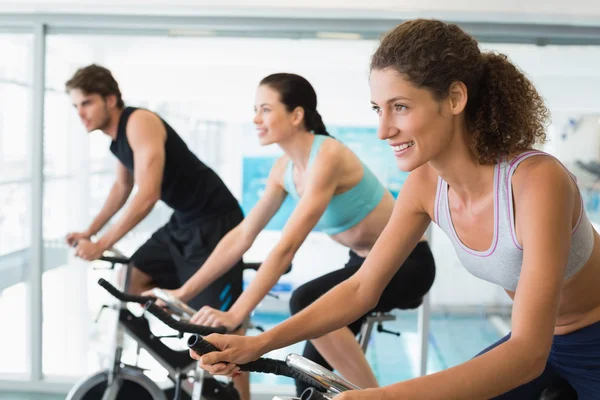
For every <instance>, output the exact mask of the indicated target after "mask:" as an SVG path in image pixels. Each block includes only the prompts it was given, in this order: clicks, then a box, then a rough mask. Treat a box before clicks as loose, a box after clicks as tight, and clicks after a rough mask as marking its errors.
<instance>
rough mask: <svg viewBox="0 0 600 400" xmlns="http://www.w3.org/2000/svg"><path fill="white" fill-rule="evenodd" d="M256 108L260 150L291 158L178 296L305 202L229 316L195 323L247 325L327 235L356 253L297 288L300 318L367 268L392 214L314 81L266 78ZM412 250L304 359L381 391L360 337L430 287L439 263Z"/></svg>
mask: <svg viewBox="0 0 600 400" xmlns="http://www.w3.org/2000/svg"><path fill="white" fill-rule="evenodd" d="M255 112H256V116H255V118H254V123H255V125H256V128H257V135H258V139H259V141H260V143H261V145H263V146H266V145H269V144H273V143H276V144H277V145H278V146H279V147H281V149H282V150H283V151H284V153H285V154H284V155H283V156H282V157H281V158H279V160H278V161H277V162H276V163H275V165H274V166H273V168H272V170H271V172H270V175H269V178H268V180H267V185H266V189H265V193H264V195H263V196H262V197H261V199H260V200H259V202H258V203H257V204H256V206H255V207H254V208H253V209H252V211H251V212H250V213H249V214H248V216H247V217H246V218H245V219H244V221H243V222H242V223H240V224H239V225H238V226H237V227H236V228H234V229H233V230H231V232H229V233H228V234H227V235H226V236H225V237H224V238H223V239H222V240H221V242H220V243H219V244H218V245H217V247H216V249H215V250H214V251H213V253H212V254H211V256H210V257H209V258H208V260H207V261H206V262H205V263H204V265H202V267H201V268H200V269H199V270H198V271H197V272H196V274H195V275H194V276H192V277H191V278H190V279H189V280H188V281H187V282H186V283H185V284H184V285H183V286H182V287H181V288H180V289H178V290H175V291H173V294H174V295H175V296H177V297H179V298H181V299H183V300H184V301H185V300H186V299H188V298H191V297H193V296H195V295H196V294H197V293H199V292H201V291H202V290H204V289H205V288H206V287H208V285H210V283H211V282H213V281H214V280H215V279H217V278H218V277H219V276H221V275H222V274H224V273H226V272H227V271H228V270H229V269H230V268H231V267H233V266H234V265H235V263H236V262H237V261H238V260H240V259H241V257H242V255H243V254H244V253H245V252H246V251H247V250H248V249H249V248H250V246H251V245H252V243H253V242H254V240H255V239H256V237H257V236H258V234H259V233H260V232H261V231H262V230H263V228H264V227H265V226H266V225H267V223H268V222H269V220H270V219H271V218H272V217H273V216H274V215H275V213H276V212H277V210H278V209H279V207H280V206H281V204H282V203H283V201H284V200H285V198H286V197H287V196H290V197H291V198H292V199H293V200H294V201H295V202H297V206H296V207H295V209H294V211H293V213H292V215H291V216H290V217H289V219H288V221H287V222H286V224H285V227H284V229H283V232H282V235H281V239H280V240H279V241H278V242H277V243H276V244H275V246H274V247H273V249H272V250H271V252H270V253H269V255H268V257H267V258H266V259H265V260H264V262H263V264H262V265H261V267H260V268H259V270H258V273H257V274H256V277H255V278H254V279H253V281H252V282H251V284H250V285H249V287H248V288H247V289H246V290H245V291H244V292H243V293H242V295H241V296H240V297H239V299H238V300H237V301H236V302H235V303H234V304H233V305H232V306H231V308H230V309H229V311H221V310H217V309H213V308H210V307H208V306H207V307H204V308H202V309H201V310H199V312H198V313H197V314H196V315H195V316H194V318H193V319H192V321H193V322H195V323H197V324H199V325H207V326H226V327H228V328H230V329H234V328H235V327H237V326H239V325H240V324H241V323H242V322H243V321H244V319H245V318H246V317H248V316H249V315H250V313H251V312H252V310H254V308H255V307H256V306H257V305H258V303H259V302H260V301H261V300H262V299H263V298H264V297H265V296H266V295H267V293H268V292H269V290H270V289H271V288H272V287H273V286H274V285H275V283H277V280H278V279H279V278H280V277H281V275H282V274H283V273H284V272H285V270H286V268H287V267H288V266H289V265H290V263H291V262H292V259H293V258H294V255H295V254H296V252H297V251H298V249H299V248H300V246H301V245H302V243H303V242H304V240H305V239H306V237H307V236H308V234H309V233H310V232H311V231H313V230H317V231H321V232H324V233H326V234H328V235H329V236H330V237H331V238H332V239H333V240H335V241H336V242H338V243H340V244H342V245H344V246H346V247H348V248H349V249H350V257H349V260H348V261H347V264H346V266H345V267H344V268H341V269H339V270H336V271H333V272H331V273H328V274H326V275H323V276H321V277H319V278H317V279H315V280H313V281H310V282H308V283H306V284H304V285H303V286H301V287H299V288H297V289H296V290H295V291H294V293H293V294H292V298H291V300H290V309H291V312H292V314H295V313H298V312H299V311H301V310H302V309H303V308H305V307H307V306H308V305H310V304H311V303H312V302H313V301H315V300H316V299H317V298H318V297H320V296H321V295H322V294H324V293H326V292H327V291H328V290H330V289H331V288H333V287H334V286H335V285H337V284H339V283H341V282H343V281H345V280H346V279H348V278H350V277H351V276H352V275H353V274H354V273H355V272H356V271H357V270H358V269H359V268H360V266H361V265H362V263H363V261H364V260H365V257H366V256H367V255H368V254H369V252H370V251H371V248H372V247H373V244H374V243H375V241H376V240H377V238H378V237H379V235H380V234H381V232H382V231H383V229H384V227H385V226H386V224H387V222H388V220H389V219H390V216H391V214H392V209H393V205H394V199H393V196H392V195H391V193H390V192H388V191H387V190H386V189H385V188H384V187H383V186H382V184H381V183H380V181H379V180H378V179H377V178H376V177H375V175H374V174H373V173H372V172H371V171H370V170H369V169H368V168H367V167H366V166H365V165H364V164H363V163H362V162H361V161H360V160H359V159H358V157H357V156H356V155H355V154H354V153H353V152H352V151H351V150H350V149H348V148H347V147H346V146H344V145H343V144H342V143H341V142H339V141H337V140H335V139H333V138H331V137H330V136H329V135H328V134H327V131H326V129H325V125H324V124H323V121H322V119H321V116H320V115H319V113H318V112H317V96H316V93H315V91H314V89H313V87H312V86H311V84H310V83H309V82H308V81H307V80H306V79H304V78H303V77H301V76H299V75H295V74H274V75H270V76H268V77H266V78H265V79H263V80H262V81H261V83H260V85H259V87H258V89H257V92H256V99H255ZM421 236H423V235H421ZM408 253H409V255H408V256H407V257H406V260H405V261H404V265H403V267H402V268H401V269H400V270H398V271H397V272H395V273H393V274H392V275H390V276H389V279H388V280H391V281H390V282H389V284H388V285H387V287H386V289H385V290H384V291H383V293H382V295H381V298H380V299H379V300H378V301H373V302H372V304H370V307H368V308H366V309H364V311H363V312H362V313H361V315H356V317H355V318H353V319H352V320H351V321H348V322H347V323H346V324H344V325H343V326H338V327H336V330H335V332H322V334H321V335H319V337H318V338H317V337H316V336H315V337H311V339H313V340H312V342H308V343H307V344H306V347H305V350H304V356H305V357H307V358H309V359H311V360H313V361H315V362H317V363H319V364H321V365H323V366H325V367H327V368H334V369H336V370H337V371H338V372H340V373H341V374H342V375H343V376H344V377H345V378H346V379H348V380H350V381H351V382H354V383H355V384H357V385H359V386H361V387H376V386H377V381H376V379H375V377H374V375H373V372H372V371H371V369H370V367H369V365H368V363H367V361H366V359H365V357H364V354H363V353H362V351H361V348H360V346H359V345H358V343H357V341H356V339H355V335H356V334H357V333H358V331H359V329H360V326H361V324H362V322H363V321H364V317H365V314H367V313H369V312H371V311H389V310H391V309H394V308H405V305H408V304H411V303H415V300H417V299H420V298H421V297H422V296H423V295H425V294H426V293H427V292H428V291H429V289H430V287H431V285H432V284H433V281H434V277H435V264H434V260H433V256H432V254H431V251H430V249H429V246H428V244H427V242H426V241H424V240H423V239H422V237H420V238H419V240H417V241H415V242H414V243H413V244H412V248H411V249H408ZM315 256H316V257H318V255H315ZM305 267H309V266H305ZM300 268H302V266H300ZM363 279H366V280H371V279H372V278H371V277H364V278H363ZM336 312H337V310H328V311H327V312H326V314H327V315H329V316H334V315H335V314H336ZM304 388H305V387H304V386H303V383H301V382H297V390H298V392H299V393H301V392H302V391H303V389H304Z"/></svg>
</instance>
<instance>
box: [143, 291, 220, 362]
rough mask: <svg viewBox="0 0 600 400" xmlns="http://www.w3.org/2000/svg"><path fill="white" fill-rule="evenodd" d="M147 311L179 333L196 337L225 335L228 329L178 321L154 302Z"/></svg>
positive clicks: (147, 306) (149, 304)
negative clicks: (213, 334)
mask: <svg viewBox="0 0 600 400" xmlns="http://www.w3.org/2000/svg"><path fill="white" fill-rule="evenodd" d="M146 309H147V310H148V311H149V312H150V313H151V314H152V315H154V316H155V317H156V318H158V319H160V320H161V321H162V322H164V323H165V324H166V325H167V326H169V327H170V328H173V329H175V330H176V331H179V332H185V333H193V334H195V335H194V336H196V335H210V334H211V333H225V332H226V331H227V328H225V327H224V326H220V327H218V328H211V327H208V326H202V325H195V324H189V323H187V322H181V321H176V320H174V319H173V318H172V317H171V316H170V315H169V313H167V312H166V311H165V310H163V309H162V308H160V307H158V306H157V305H156V304H154V303H153V302H152V301H151V302H150V303H148V304H146ZM206 343H208V342H206ZM215 349H216V348H215ZM213 351H214V350H213Z"/></svg>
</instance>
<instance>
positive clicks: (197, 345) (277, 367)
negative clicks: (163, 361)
mask: <svg viewBox="0 0 600 400" xmlns="http://www.w3.org/2000/svg"><path fill="white" fill-rule="evenodd" d="M98 284H99V285H100V286H102V287H103V288H104V289H106V290H107V291H108V292H109V293H110V294H111V295H113V296H114V297H115V298H117V299H118V300H120V301H122V302H126V303H138V304H142V305H144V308H145V309H146V310H147V311H148V312H149V313H151V314H152V315H154V316H155V317H156V318H158V319H159V320H161V321H162V322H164V323H165V324H166V325H167V326H169V327H170V328H173V329H175V330H176V331H179V332H181V333H192V334H193V335H192V336H190V338H189V340H188V347H189V348H190V349H192V350H194V351H195V352H196V353H198V354H207V353H210V352H212V351H219V349H217V348H216V347H215V346H213V345H212V344H211V343H209V342H207V341H206V340H204V339H203V338H202V335H209V334H211V333H226V328H225V327H218V328H211V327H207V326H200V325H195V324H190V323H186V322H182V321H177V320H175V319H174V318H173V317H171V316H170V315H169V314H168V313H167V312H166V311H164V310H163V309H162V308H161V307H158V306H157V305H156V304H154V303H155V302H156V298H154V297H150V296H139V295H133V294H129V293H124V292H122V291H120V290H119V289H117V288H115V287H114V286H113V285H111V284H110V283H109V282H107V281H106V280H104V279H102V278H101V279H99V280H98ZM298 357H299V356H298ZM240 369H241V370H242V371H249V372H262V373H271V374H275V375H282V376H287V377H289V378H294V379H300V380H303V381H304V382H306V383H307V384H309V385H311V386H315V387H317V388H320V389H323V390H327V389H328V387H327V386H324V385H322V384H321V383H319V381H317V380H314V379H312V378H310V376H308V375H304V374H302V373H301V372H298V371H296V370H294V369H293V368H291V367H289V366H288V365H287V364H286V363H285V362H284V361H280V360H273V359H269V358H260V359H258V360H256V361H253V362H251V363H248V364H244V365H240Z"/></svg>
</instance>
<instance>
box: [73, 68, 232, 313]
mask: <svg viewBox="0 0 600 400" xmlns="http://www.w3.org/2000/svg"><path fill="white" fill-rule="evenodd" d="M66 90H67V92H68V94H69V95H70V97H71V101H72V103H73V106H74V107H75V109H76V110H77V113H78V114H79V117H80V118H81V121H82V122H83V124H84V126H85V128H86V130H87V131H88V132H92V131H94V130H100V131H102V132H103V133H104V134H105V135H107V136H109V137H110V138H111V139H112V143H111V146H110V150H111V152H112V153H113V154H114V155H115V156H116V158H117V159H118V160H119V162H118V163H117V171H116V180H115V183H114V184H113V186H112V188H111V190H110V193H109V195H108V198H107V199H106V202H105V204H104V206H103V207H102V209H101V211H100V213H99V214H98V215H97V216H96V217H95V218H94V220H93V221H92V223H91V224H90V225H89V227H88V228H87V229H86V230H85V231H83V232H73V233H69V234H68V235H67V242H68V243H69V244H71V245H76V255H77V256H79V257H81V258H83V259H86V260H94V259H97V258H98V257H100V256H101V255H102V253H103V252H104V251H105V250H107V249H109V248H110V247H112V246H113V245H114V244H115V243H116V242H117V241H118V240H120V239H121V238H122V237H123V236H124V235H125V234H127V232H129V231H130V230H131V229H133V228H134V227H135V226H136V225H137V224H138V223H139V222H140V221H141V220H142V219H144V218H145V217H146V216H147V215H148V214H149V213H150V211H151V210H152V208H153V207H154V205H155V204H156V202H157V201H158V200H162V201H163V202H164V203H166V204H167V205H168V206H169V207H171V208H172V209H173V210H174V212H173V214H172V216H171V218H170V220H169V221H168V223H167V224H166V225H164V226H163V227H161V228H160V229H159V230H158V231H156V232H155V233H154V234H153V235H152V237H151V238H150V239H149V240H148V241H147V242H146V243H145V244H144V245H142V246H141V247H140V248H139V249H138V250H137V251H136V252H135V253H134V254H133V256H132V257H131V260H132V264H133V268H132V272H131V285H130V287H129V289H128V290H129V291H130V292H131V293H136V294H140V293H142V292H144V291H146V290H148V289H151V288H152V287H161V288H167V289H172V290H171V294H173V295H174V296H176V297H178V298H180V299H181V300H183V301H185V302H188V303H189V304H190V305H191V306H192V307H194V308H197V309H198V308H200V307H202V306H204V305H209V306H211V307H215V308H218V309H222V310H226V309H228V308H229V306H230V305H231V304H233V303H234V302H235V300H236V299H237V297H238V296H239V295H240V293H241V291H242V265H241V260H240V261H239V262H238V265H237V266H236V267H235V268H233V269H232V270H231V271H230V272H229V273H227V274H225V275H223V276H222V277H221V278H220V279H218V280H217V281H216V282H215V283H214V284H212V285H211V286H210V287H209V288H208V289H207V290H204V291H203V292H202V293H200V294H199V295H198V296H196V297H195V298H185V295H183V294H182V293H181V291H179V290H178V289H179V288H180V287H181V286H182V285H183V283H185V282H186V281H187V280H188V279H189V278H190V277H191V276H192V275H193V274H194V272H196V271H197V270H198V268H200V267H201V266H202V264H203V263H204V261H205V260H206V258H207V257H208V256H209V255H210V253H211V252H212V251H213V249H214V248H215V246H216V245H217V243H219V241H220V240H221V238H222V237H223V236H225V234H227V232H229V231H230V230H231V229H233V228H234V227H235V226H237V225H238V224H239V223H240V222H241V221H242V219H243V214H242V210H241V209H240V206H239V204H238V202H237V200H236V199H235V197H234V196H233V195H232V194H231V192H230V191H229V190H228V188H227V187H226V186H225V184H224V183H223V181H222V180H221V179H220V178H219V176H218V175H217V174H216V173H215V172H214V171H213V170H211V169H210V168H209V167H208V166H206V165H205V164H204V163H202V162H201V161H200V160H199V159H198V158H197V157H196V156H195V155H194V154H193V153H192V152H191V151H190V150H189V149H188V147H187V146H186V144H185V143H184V142H183V140H182V139H181V138H180V137H179V135H178V134H177V133H176V132H175V131H174V130H173V128H172V127H171V126H169V124H167V123H166V122H165V121H164V120H162V119H161V118H160V117H159V116H158V115H157V114H155V113H153V112H151V111H148V110H144V109H138V108H134V107H125V104H124V102H123V99H122V98H121V92H120V90H119V85H118V83H117V82H116V80H115V79H114V78H113V76H112V74H111V72H110V71H109V70H108V69H106V68H104V67H101V66H98V65H89V66H87V67H84V68H81V69H79V70H77V72H76V73H75V74H74V76H73V77H72V78H71V79H70V80H69V81H67V83H66ZM134 184H136V185H137V187H138V191H137V193H136V194H135V196H134V197H133V199H132V200H131V202H130V204H129V205H128V206H127V207H126V208H125V210H124V212H123V214H122V216H121V217H120V218H119V219H118V220H117V221H116V222H115V223H114V224H113V225H112V226H111V227H110V228H109V229H107V230H106V232H104V234H103V235H102V236H101V237H99V238H97V240H95V241H91V240H90V239H91V237H92V236H94V235H96V234H97V233H98V232H99V231H100V229H102V227H103V226H104V225H105V224H106V223H107V222H108V221H109V220H110V219H111V218H112V217H113V216H114V215H115V214H116V213H117V211H119V210H120V209H121V208H122V207H123V206H124V205H125V202H126V201H127V199H128V198H129V195H130V194H131V191H132V189H133V186H134Z"/></svg>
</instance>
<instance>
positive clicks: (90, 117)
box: [69, 89, 110, 132]
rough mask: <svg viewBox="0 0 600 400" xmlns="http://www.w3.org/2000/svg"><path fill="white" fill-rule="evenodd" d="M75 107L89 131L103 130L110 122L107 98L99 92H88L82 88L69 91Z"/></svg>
mask: <svg viewBox="0 0 600 400" xmlns="http://www.w3.org/2000/svg"><path fill="white" fill-rule="evenodd" d="M69 95H70V96H71V102H72V103H73V107H75V109H76V110H77V114H78V115H79V118H80V119H81V122H82V123H83V125H84V126H85V129H86V130H87V131H88V132H92V131H95V130H97V129H100V130H103V129H104V128H106V127H107V126H108V124H109V122H110V113H109V111H108V104H107V102H106V100H105V99H104V98H103V97H102V96H101V95H99V94H98V93H93V94H87V93H84V92H83V91H81V89H72V90H70V91H69Z"/></svg>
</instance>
